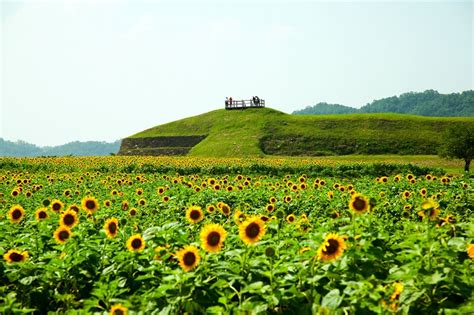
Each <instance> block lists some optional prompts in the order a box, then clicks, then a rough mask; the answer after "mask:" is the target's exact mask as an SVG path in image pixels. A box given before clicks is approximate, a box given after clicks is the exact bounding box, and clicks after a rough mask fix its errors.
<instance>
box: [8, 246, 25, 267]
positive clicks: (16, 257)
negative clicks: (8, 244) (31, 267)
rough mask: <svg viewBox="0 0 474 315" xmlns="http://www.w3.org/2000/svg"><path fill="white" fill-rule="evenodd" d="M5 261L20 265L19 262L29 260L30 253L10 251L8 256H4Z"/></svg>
mask: <svg viewBox="0 0 474 315" xmlns="http://www.w3.org/2000/svg"><path fill="white" fill-rule="evenodd" d="M3 259H5V261H6V262H7V263H10V264H11V263H19V262H24V261H26V260H27V259H28V252H27V251H24V252H20V251H17V250H15V249H10V250H9V251H8V252H7V253H6V254H4V255H3Z"/></svg>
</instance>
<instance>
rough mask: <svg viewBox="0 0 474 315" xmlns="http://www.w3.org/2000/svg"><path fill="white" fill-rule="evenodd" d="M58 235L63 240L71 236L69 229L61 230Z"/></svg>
mask: <svg viewBox="0 0 474 315" xmlns="http://www.w3.org/2000/svg"><path fill="white" fill-rule="evenodd" d="M58 237H59V239H60V240H61V241H65V240H67V239H68V238H69V232H68V231H61V232H59V234H58Z"/></svg>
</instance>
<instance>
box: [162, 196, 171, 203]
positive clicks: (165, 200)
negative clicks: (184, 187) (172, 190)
mask: <svg viewBox="0 0 474 315" xmlns="http://www.w3.org/2000/svg"><path fill="white" fill-rule="evenodd" d="M162 200H163V202H168V201H170V197H169V196H163V198H162Z"/></svg>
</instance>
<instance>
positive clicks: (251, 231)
mask: <svg viewBox="0 0 474 315" xmlns="http://www.w3.org/2000/svg"><path fill="white" fill-rule="evenodd" d="M259 233H260V226H259V225H258V224H257V223H255V222H252V223H250V224H249V225H248V226H247V227H246V228H245V235H247V237H249V238H256V237H257V236H258V234H259Z"/></svg>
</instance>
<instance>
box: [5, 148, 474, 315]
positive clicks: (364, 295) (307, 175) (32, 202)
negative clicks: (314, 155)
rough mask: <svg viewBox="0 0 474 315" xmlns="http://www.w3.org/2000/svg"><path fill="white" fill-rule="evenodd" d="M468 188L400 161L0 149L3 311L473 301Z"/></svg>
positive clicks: (266, 308) (211, 310)
mask: <svg viewBox="0 0 474 315" xmlns="http://www.w3.org/2000/svg"><path fill="white" fill-rule="evenodd" d="M473 192H474V189H473V179H472V178H470V177H469V176H466V175H456V176H446V175H445V174H443V171H442V170H440V169H430V168H428V167H419V166H418V167H416V166H406V165H363V166H361V165H358V164H357V165H356V164H355V165H343V166H341V165H329V166H328V165H320V164H317V163H314V161H305V160H297V159H291V160H285V159H275V160H270V161H268V162H267V163H266V162H265V161H258V162H255V161H250V162H249V161H246V160H227V161H226V160H212V159H209V160H205V161H203V160H196V159H191V158H177V159H172V158H136V157H126V158H124V157H107V158H64V159H63V158H57V159H41V158H32V159H0V235H1V238H0V255H1V256H0V258H1V263H0V314H20V313H27V314H31V313H33V314H46V313H48V312H51V313H72V314H76V313H77V314H82V313H87V314H90V313H93V314H182V313H186V312H187V313H193V314H194V313H197V314H201V313H208V314H258V313H262V314H265V313H270V314H315V313H316V314H392V313H394V314H406V313H410V314H460V313H461V314H467V313H474V293H473V292H474V291H473V287H474V244H473V243H474V241H473V239H474V220H473V218H474V215H473V214H474V193H473Z"/></svg>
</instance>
